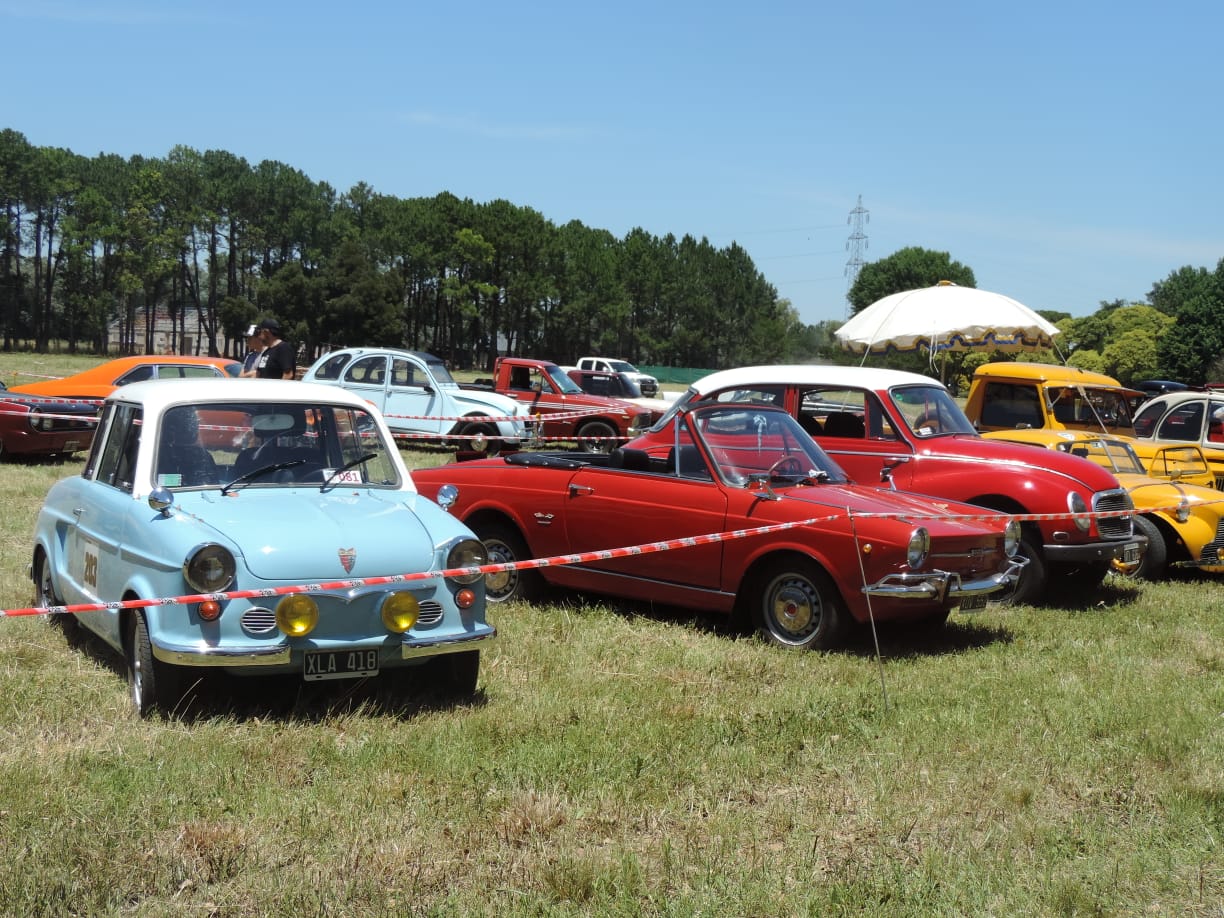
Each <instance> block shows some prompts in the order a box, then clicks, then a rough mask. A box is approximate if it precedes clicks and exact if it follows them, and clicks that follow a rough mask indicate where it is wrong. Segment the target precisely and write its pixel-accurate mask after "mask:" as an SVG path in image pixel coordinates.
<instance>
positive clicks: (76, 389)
mask: <svg viewBox="0 0 1224 918" xmlns="http://www.w3.org/2000/svg"><path fill="white" fill-rule="evenodd" d="M241 369H242V364H241V363H240V362H238V361H237V360H230V359H229V358H228V357H178V356H174V355H158V354H144V355H142V356H138V357H119V358H116V359H115V360H108V361H107V362H106V363H101V364H98V366H96V367H90V368H89V369H88V370H82V371H81V372H80V373H74V374H73V375H71V376H64V377H62V378H60V379H44V380H40V381H39V382H33V383H26V384H25V385H21V386H10V387H9V390H8V391H10V392H18V393H23V394H26V395H47V396H52V397H55V398H67V399H95V398H96V399H103V398H106V397H107V396H108V395H110V394H111V393H112V392H114V391H115V390H116V389H117V388H119V387H120V386H122V385H126V384H127V383H131V382H140V381H141V380H145V379H181V378H185V377H191V378H200V379H208V378H212V377H236V376H237V375H238V373H239V371H240V370H241Z"/></svg>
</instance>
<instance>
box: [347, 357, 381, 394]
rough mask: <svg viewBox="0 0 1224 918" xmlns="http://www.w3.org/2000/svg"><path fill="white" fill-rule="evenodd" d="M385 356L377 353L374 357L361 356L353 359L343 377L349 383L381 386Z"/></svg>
mask: <svg viewBox="0 0 1224 918" xmlns="http://www.w3.org/2000/svg"><path fill="white" fill-rule="evenodd" d="M386 365H387V358H386V357H384V356H382V355H381V354H379V355H378V356H375V357H362V358H361V359H360V360H354V361H353V364H352V366H350V367H349V368H348V371H347V372H346V373H345V374H344V379H345V381H347V382H351V383H365V384H366V385H368V386H381V385H382V382H383V375H384V374H385V373H386Z"/></svg>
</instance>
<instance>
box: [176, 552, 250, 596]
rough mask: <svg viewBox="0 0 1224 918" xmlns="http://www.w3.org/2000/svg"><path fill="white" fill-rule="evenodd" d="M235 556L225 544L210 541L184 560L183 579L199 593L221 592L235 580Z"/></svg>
mask: <svg viewBox="0 0 1224 918" xmlns="http://www.w3.org/2000/svg"><path fill="white" fill-rule="evenodd" d="M236 569H237V568H236V566H235V564H234V556H233V555H232V554H230V550H229V549H228V548H226V547H225V546H224V545H218V544H217V543H216V542H209V543H207V544H206V545H201V546H199V547H198V548H195V549H194V550H192V552H191V554H190V555H188V556H187V560H186V561H184V562H183V579H185V580H186V581H187V583H188V584H190V585H191V588H192V589H193V590H195V591H196V592H197V593H220V592H221V591H222V590H226V589H229V585H230V584H231V583H233V582H234V572H235V570H236Z"/></svg>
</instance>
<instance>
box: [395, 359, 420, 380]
mask: <svg viewBox="0 0 1224 918" xmlns="http://www.w3.org/2000/svg"><path fill="white" fill-rule="evenodd" d="M423 379H424V377H423V374H422V373H421V372H420V367H418V366H417V365H416V364H414V363H413V362H412V361H411V360H408V359H406V358H404V357H396V358H395V359H394V360H392V361H391V385H393V386H417V387H420V386H422V385H423V384H424V381H423Z"/></svg>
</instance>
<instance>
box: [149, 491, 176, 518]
mask: <svg viewBox="0 0 1224 918" xmlns="http://www.w3.org/2000/svg"><path fill="white" fill-rule="evenodd" d="M149 506H150V507H152V508H153V509H154V510H156V511H157V512H158V513H160V514H161V515H162V516H169V510H170V508H171V507H172V506H174V494H172V493H171V491H170V489H169V488H162V487H157V488H154V489H153V490H152V491H150V492H149Z"/></svg>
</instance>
